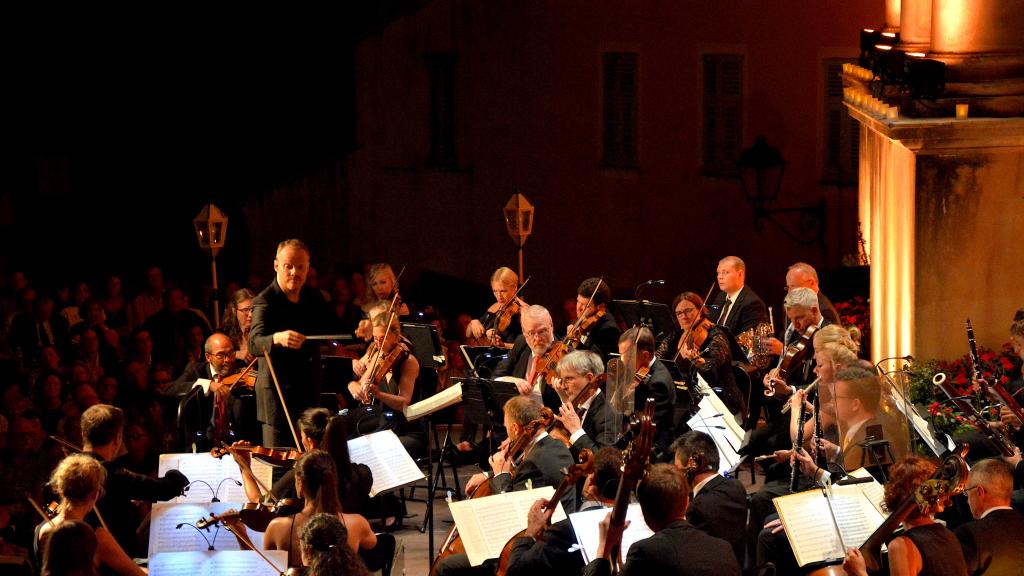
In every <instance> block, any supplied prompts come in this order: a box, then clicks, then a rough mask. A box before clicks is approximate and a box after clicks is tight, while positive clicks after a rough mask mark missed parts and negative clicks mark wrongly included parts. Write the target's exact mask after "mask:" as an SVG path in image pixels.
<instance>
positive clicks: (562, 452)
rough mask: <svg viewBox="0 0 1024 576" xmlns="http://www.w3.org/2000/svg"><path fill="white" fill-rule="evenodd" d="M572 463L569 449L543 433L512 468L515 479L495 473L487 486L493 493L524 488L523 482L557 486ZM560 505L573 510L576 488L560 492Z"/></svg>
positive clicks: (567, 509) (569, 511)
mask: <svg viewBox="0 0 1024 576" xmlns="http://www.w3.org/2000/svg"><path fill="white" fill-rule="evenodd" d="M573 463H574V461H573V459H572V454H570V453H569V449H568V448H566V447H565V444H562V442H561V441H560V440H556V439H554V438H552V437H551V436H545V437H544V438H541V439H540V440H538V441H537V443H536V444H534V445H533V447H532V448H531V449H530V451H529V452H528V453H527V454H526V458H524V459H523V461H522V462H520V463H519V466H517V467H516V469H515V480H513V479H512V476H511V475H509V474H498V475H497V476H495V477H494V478H491V480H490V482H491V489H492V491H493V492H494V493H495V494H497V493H499V492H509V491H515V490H525V489H526V485H527V482H528V481H530V482H532V485H533V487H534V488H540V487H541V486H555V487H557V486H558V485H559V484H560V483H561V482H562V478H563V475H562V470H564V469H566V468H568V467H569V466H572V465H573ZM562 508H563V509H564V510H565V513H566V514H571V513H573V512H575V511H576V488H575V487H570V488H569V489H568V490H566V491H565V494H563V495H562Z"/></svg>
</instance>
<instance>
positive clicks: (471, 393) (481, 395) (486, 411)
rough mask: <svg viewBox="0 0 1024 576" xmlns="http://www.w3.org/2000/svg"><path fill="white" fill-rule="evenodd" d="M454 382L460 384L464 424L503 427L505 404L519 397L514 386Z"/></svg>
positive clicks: (481, 380) (471, 380)
mask: <svg viewBox="0 0 1024 576" xmlns="http://www.w3.org/2000/svg"><path fill="white" fill-rule="evenodd" d="M455 381H456V382H459V383H461V384H462V401H463V402H464V403H465V404H466V407H465V412H463V414H464V416H463V419H464V421H465V422H468V423H473V424H478V425H480V426H486V427H490V428H492V429H493V428H499V427H504V426H505V419H504V408H505V403H506V402H508V401H509V400H510V399H512V398H515V397H516V396H518V395H519V389H518V388H517V387H516V385H515V384H513V383H512V382H502V381H499V380H486V379H484V378H456V379H455ZM490 441H491V442H492V445H491V446H489V453H491V454H493V453H494V446H493V442H494V440H493V438H492V439H491V440H490Z"/></svg>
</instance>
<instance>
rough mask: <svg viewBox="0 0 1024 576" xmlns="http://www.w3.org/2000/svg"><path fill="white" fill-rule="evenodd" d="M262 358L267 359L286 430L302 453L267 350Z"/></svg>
mask: <svg viewBox="0 0 1024 576" xmlns="http://www.w3.org/2000/svg"><path fill="white" fill-rule="evenodd" d="M263 357H264V358H266V359H267V367H268V368H270V377H271V378H273V380H274V388H276V389H277V397H278V398H280V399H281V408H284V417H285V419H287V420H288V428H289V429H290V430H291V431H292V440H295V449H296V450H298V451H299V452H302V443H301V442H299V435H298V434H296V433H295V424H293V423H292V417H291V414H289V413H288V403H287V402H285V401H284V392H282V391H281V383H280V382H278V380H277V374H276V373H275V372H274V363H273V362H272V361H271V360H270V351H269V350H267V351H266V352H264V353H263Z"/></svg>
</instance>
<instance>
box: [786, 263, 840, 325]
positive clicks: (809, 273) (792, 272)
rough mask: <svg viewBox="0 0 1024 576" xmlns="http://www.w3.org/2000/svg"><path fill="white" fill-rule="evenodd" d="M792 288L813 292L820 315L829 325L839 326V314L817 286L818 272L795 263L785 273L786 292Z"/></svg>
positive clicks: (804, 264)
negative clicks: (815, 295)
mask: <svg viewBox="0 0 1024 576" xmlns="http://www.w3.org/2000/svg"><path fill="white" fill-rule="evenodd" d="M794 288H810V289H811V290H814V293H815V294H817V295H818V310H820V311H821V315H822V316H824V317H825V320H828V322H829V323H830V324H839V313H838V312H836V309H835V307H834V306H832V301H831V300H829V299H828V297H827V296H825V295H824V294H823V293H822V292H821V287H820V286H819V285H818V271H817V270H815V269H814V266H811V265H810V264H808V263H806V262H797V263H796V264H793V265H792V266H790V267H789V270H787V271H786V290H787V291H789V290H793V289H794Z"/></svg>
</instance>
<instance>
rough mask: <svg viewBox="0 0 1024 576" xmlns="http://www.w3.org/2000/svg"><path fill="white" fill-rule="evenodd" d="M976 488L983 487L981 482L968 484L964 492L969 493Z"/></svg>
mask: <svg viewBox="0 0 1024 576" xmlns="http://www.w3.org/2000/svg"><path fill="white" fill-rule="evenodd" d="M975 488H981V484H975V485H974V486H968V487H967V488H964V494H967V493H968V492H970V491H971V490H974V489H975Z"/></svg>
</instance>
